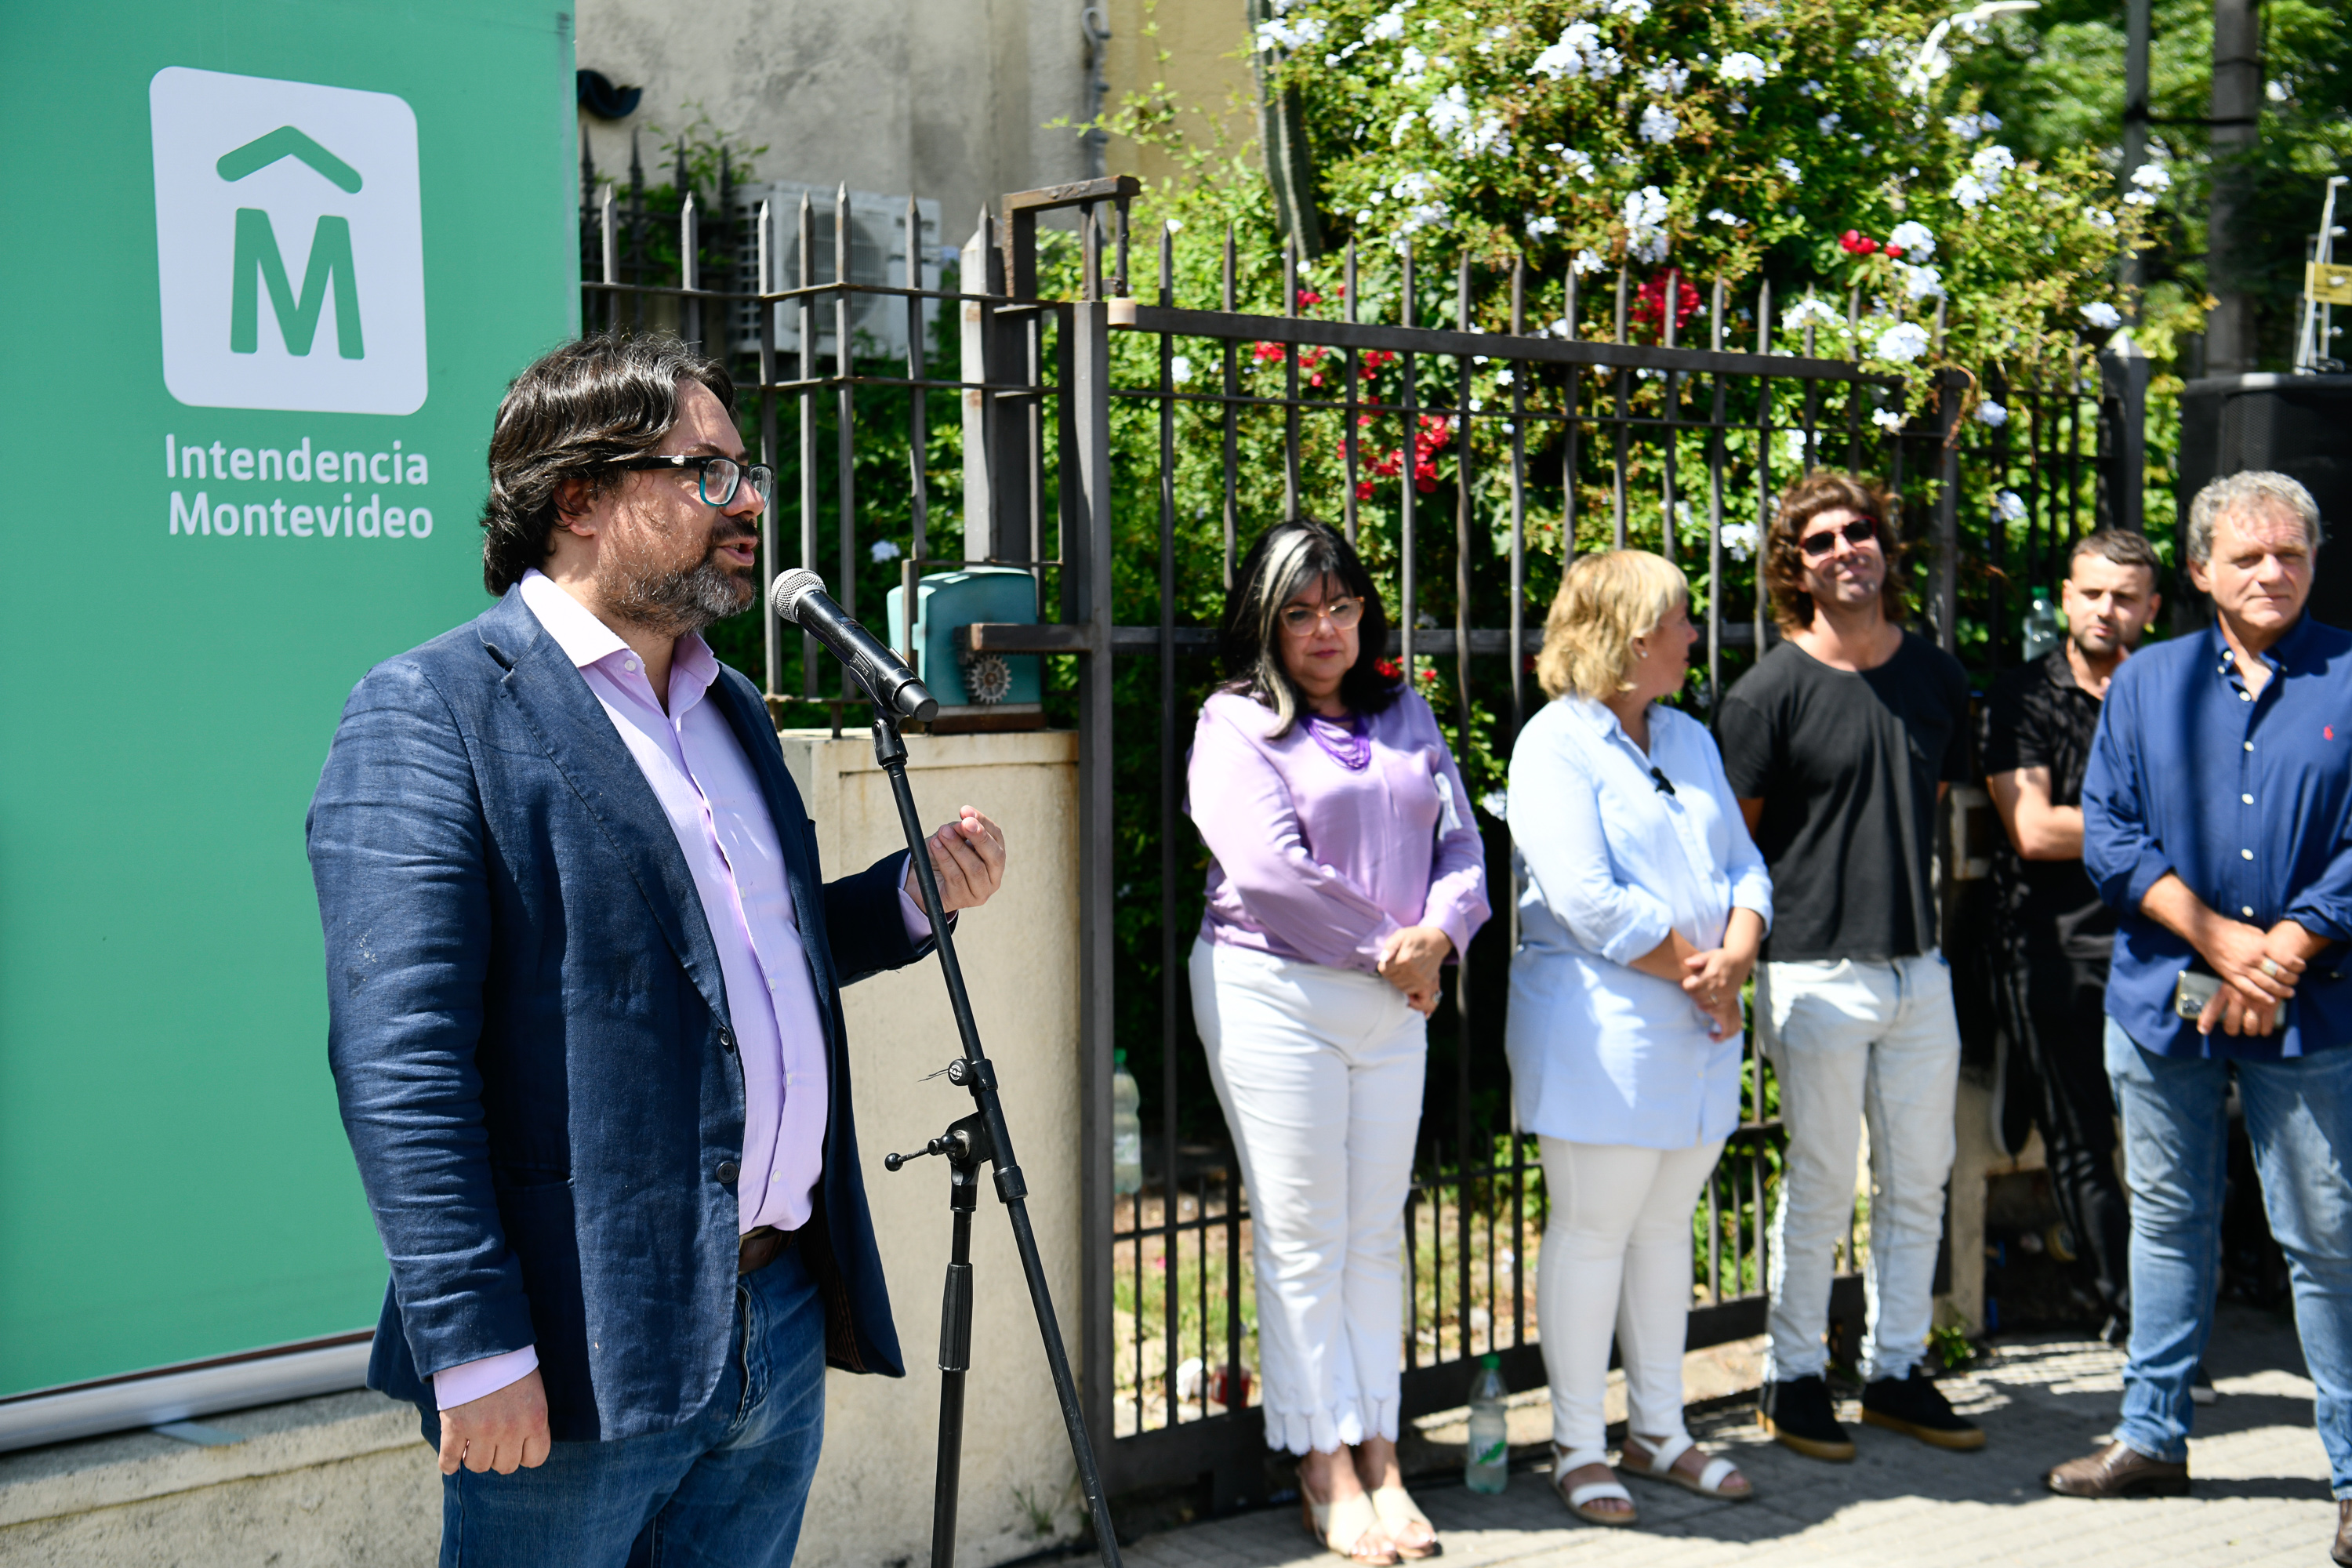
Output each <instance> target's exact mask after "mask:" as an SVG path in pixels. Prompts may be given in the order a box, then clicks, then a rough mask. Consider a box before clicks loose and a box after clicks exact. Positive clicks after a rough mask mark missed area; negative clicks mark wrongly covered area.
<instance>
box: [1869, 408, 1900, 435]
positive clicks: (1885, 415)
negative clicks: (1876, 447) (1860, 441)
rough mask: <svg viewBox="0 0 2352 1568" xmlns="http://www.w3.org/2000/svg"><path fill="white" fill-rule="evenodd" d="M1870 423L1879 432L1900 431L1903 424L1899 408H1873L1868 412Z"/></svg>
mask: <svg viewBox="0 0 2352 1568" xmlns="http://www.w3.org/2000/svg"><path fill="white" fill-rule="evenodd" d="M1870 422H1871V423H1872V424H1873V425H1875V426H1878V427H1879V428H1880V429H1881V430H1900V429H1902V428H1903V426H1904V423H1905V421H1904V417H1903V411H1902V410H1901V409H1899V408H1874V409H1872V410H1871V411H1870Z"/></svg>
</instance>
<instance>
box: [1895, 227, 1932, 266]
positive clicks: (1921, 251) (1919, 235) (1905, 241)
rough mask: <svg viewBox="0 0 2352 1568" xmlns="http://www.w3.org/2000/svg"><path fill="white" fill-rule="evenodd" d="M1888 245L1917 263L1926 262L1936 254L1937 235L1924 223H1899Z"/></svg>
mask: <svg viewBox="0 0 2352 1568" xmlns="http://www.w3.org/2000/svg"><path fill="white" fill-rule="evenodd" d="M1886 243H1887V244H1888V245H1889V246H1891V247H1895V248H1897V249H1899V250H1901V251H1902V252H1903V254H1904V255H1906V256H1908V257H1910V258H1913V259H1914V260H1916V261H1925V260H1927V258H1929V257H1931V256H1933V255H1935V254H1936V235H1935V231H1934V230H1932V229H1930V228H1929V227H1928V226H1927V225H1926V224H1924V223H1907V222H1906V223H1898V224H1896V225H1895V232H1894V233H1892V234H1890V235H1888V236H1887V237H1886Z"/></svg>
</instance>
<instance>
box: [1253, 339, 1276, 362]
mask: <svg viewBox="0 0 2352 1568" xmlns="http://www.w3.org/2000/svg"><path fill="white" fill-rule="evenodd" d="M1251 352H1252V353H1255V355H1256V356H1257V363H1260V364H1273V363H1277V362H1279V361H1280V360H1281V358H1282V345H1281V344H1280V343H1260V344H1258V345H1257V347H1256V348H1255V349H1254V350H1252V351H1251Z"/></svg>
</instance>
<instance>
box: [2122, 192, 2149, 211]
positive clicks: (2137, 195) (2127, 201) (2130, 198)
mask: <svg viewBox="0 0 2352 1568" xmlns="http://www.w3.org/2000/svg"><path fill="white" fill-rule="evenodd" d="M2124 205H2126V206H2127V207H2152V206H2154V205H2156V193H2155V192H2154V191H2126V192H2125V193H2124Z"/></svg>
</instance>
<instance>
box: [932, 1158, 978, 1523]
mask: <svg viewBox="0 0 2352 1568" xmlns="http://www.w3.org/2000/svg"><path fill="white" fill-rule="evenodd" d="M965 1121H968V1122H971V1123H972V1124H973V1126H972V1127H971V1131H973V1132H981V1131H982V1129H981V1128H980V1127H979V1126H978V1122H979V1121H980V1119H979V1118H978V1117H976V1116H975V1117H967V1118H965ZM963 1125H964V1123H963V1122H959V1123H957V1126H958V1127H961V1126H963ZM983 1135H984V1134H983ZM948 1141H949V1142H960V1143H961V1148H951V1149H950V1150H949V1151H948V1169H949V1175H948V1212H949V1215H950V1221H951V1223H952V1225H953V1226H954V1232H953V1237H954V1238H953V1240H951V1241H950V1243H949V1246H948V1282H947V1291H946V1294H945V1296H944V1297H943V1298H942V1300H940V1456H939V1469H938V1472H937V1475H936V1479H935V1480H934V1482H933V1488H932V1492H931V1568H955V1528H956V1491H957V1488H958V1485H959V1483H960V1482H961V1479H962V1473H963V1378H964V1373H966V1372H968V1371H970V1370H971V1215H972V1210H973V1209H974V1207H976V1206H977V1205H978V1201H979V1197H980V1161H979V1160H978V1159H977V1158H975V1157H974V1152H973V1151H972V1150H971V1143H970V1141H969V1140H957V1139H955V1137H954V1129H950V1132H949V1140H948Z"/></svg>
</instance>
